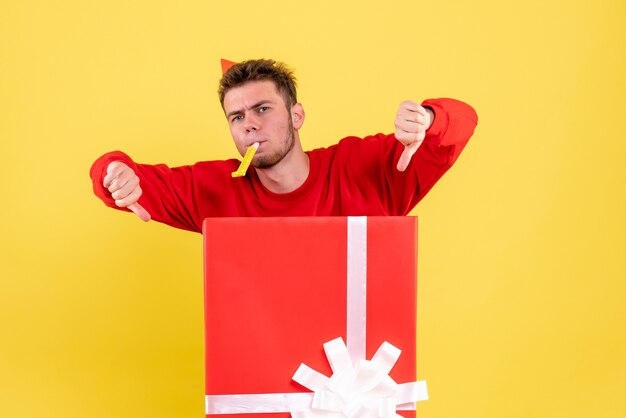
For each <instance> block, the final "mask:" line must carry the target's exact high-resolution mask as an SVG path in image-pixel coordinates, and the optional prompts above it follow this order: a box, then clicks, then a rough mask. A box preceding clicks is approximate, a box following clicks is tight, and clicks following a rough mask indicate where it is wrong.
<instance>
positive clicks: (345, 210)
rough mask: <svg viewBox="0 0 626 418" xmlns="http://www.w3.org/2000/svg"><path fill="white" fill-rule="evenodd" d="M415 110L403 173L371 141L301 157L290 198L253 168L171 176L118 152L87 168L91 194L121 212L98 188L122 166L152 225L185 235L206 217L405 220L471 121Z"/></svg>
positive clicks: (442, 106)
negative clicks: (424, 119)
mask: <svg viewBox="0 0 626 418" xmlns="http://www.w3.org/2000/svg"><path fill="white" fill-rule="evenodd" d="M422 105H423V106H425V107H429V108H431V109H432V110H433V111H434V113H435V120H434V121H433V123H432V125H431V126H430V128H429V129H428V131H427V132H426V138H425V139H424V142H423V143H422V145H421V146H420V147H419V149H418V150H417V152H416V153H415V154H414V155H413V158H412V159H411V162H410V164H409V166H408V167H407V169H406V170H405V171H404V172H400V171H398V170H397V169H396V165H397V162H398V159H399V158H400V155H401V154H402V151H403V150H404V146H403V145H402V144H401V143H399V142H398V141H397V140H396V139H395V137H394V136H393V135H383V134H377V135H374V136H368V137H365V138H363V139H361V138H357V137H347V138H344V139H342V140H341V141H339V143H338V144H336V145H333V146H330V147H328V148H319V149H315V150H312V151H307V154H308V156H309V159H310V171H309V176H308V178H307V179H306V181H305V182H304V183H303V184H302V185H301V186H300V187H299V188H298V189H296V190H294V191H292V192H290V193H285V194H276V193H272V192H271V191H269V190H267V189H266V188H265V187H264V186H263V185H262V184H261V181H260V180H259V177H258V175H257V173H256V172H255V170H254V168H253V167H250V168H249V169H248V172H247V174H246V176H245V177H239V178H232V177H231V172H233V171H235V170H237V168H238V166H239V161H238V160H235V159H231V160H226V161H206V162H199V163H196V164H193V165H188V166H182V167H175V168H170V167H168V166H166V165H164V164H157V165H147V164H138V163H135V162H134V161H133V160H132V159H131V158H130V157H129V156H128V155H126V154H124V153H122V152H120V151H114V152H110V153H107V154H105V155H103V156H102V157H100V158H98V160H96V162H95V163H94V164H93V166H92V167H91V171H90V175H91V179H92V181H93V188H94V192H95V194H96V196H98V197H99V198H100V199H102V201H103V202H104V203H105V204H106V205H107V206H109V207H112V208H115V209H120V210H127V209H125V208H119V207H117V206H116V205H115V201H114V200H113V199H112V198H111V195H110V193H109V191H108V190H107V189H105V188H104V186H103V185H102V181H103V179H104V177H105V175H106V170H107V167H108V165H109V163H111V162H113V161H122V162H124V163H125V164H127V165H128V166H129V167H131V168H132V169H133V170H134V171H135V173H136V174H137V176H138V177H139V179H140V184H141V189H142V191H143V193H142V195H141V198H140V199H139V203H140V204H141V205H142V206H143V207H144V208H145V209H146V210H147V211H148V212H149V213H150V215H151V216H152V219H154V220H156V221H158V222H163V223H166V224H168V225H171V226H174V227H176V228H182V229H187V230H190V231H196V232H202V221H203V220H204V218H207V217H224V216H356V215H367V216H375V215H406V214H407V213H408V212H409V211H410V210H411V209H413V207H415V205H416V204H417V202H419V201H420V200H421V199H422V197H424V195H425V194H426V193H427V192H428V191H429V190H430V189H431V187H433V185H434V184H435V183H436V182H437V180H439V178H441V176H442V175H443V174H444V173H445V172H446V171H447V170H448V169H449V168H450V167H451V166H452V164H453V163H454V162H455V161H456V159H457V158H458V156H459V154H460V153H461V151H462V150H463V148H464V147H465V144H466V143H467V141H468V140H469V138H470V136H471V135H472V134H473V132H474V128H475V127H476V123H477V121H478V117H477V115H476V112H475V111H474V109H472V108H471V107H470V106H469V105H467V104H465V103H463V102H460V101H458V100H454V99H432V100H426V101H425V102H424V103H422Z"/></svg>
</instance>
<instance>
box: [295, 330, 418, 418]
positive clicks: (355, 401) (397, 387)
mask: <svg viewBox="0 0 626 418" xmlns="http://www.w3.org/2000/svg"><path fill="white" fill-rule="evenodd" d="M324 351H325V353H326V357H327V358H328V362H329V363H330V367H331V369H332V371H333V375H332V376H331V377H330V378H329V377H327V376H324V375H323V374H321V373H319V372H317V371H315V370H313V369H311V368H310V367H308V366H307V365H305V364H304V363H303V364H301V365H300V367H299V368H298V370H297V371H296V373H295V374H294V376H293V380H295V381H296V382H298V383H300V384H301V385H302V386H304V387H306V388H307V389H310V390H312V391H313V392H315V394H314V395H313V402H312V403H311V407H310V408H309V409H306V410H304V411H297V412H296V411H292V412H291V415H292V417H293V418H321V417H325V418H346V417H347V418H395V417H397V418H402V417H401V416H400V415H398V414H396V409H397V408H400V409H404V408H402V406H404V405H403V404H412V403H414V402H417V401H422V400H426V399H428V392H427V390H426V382H425V381H419V382H410V383H402V384H398V383H396V382H395V381H394V380H393V379H392V378H391V377H390V376H389V372H390V371H391V369H392V368H393V366H394V364H395V363H396V361H397V360H398V357H400V352H401V351H400V350H399V349H398V348H396V347H394V346H393V345H391V344H389V343H388V342H386V341H385V342H384V343H383V344H382V345H381V346H380V348H379V349H378V351H376V354H374V357H372V359H371V360H359V361H358V364H357V365H356V367H354V365H353V364H352V360H351V358H350V353H349V352H348V349H347V348H346V345H345V344H344V342H343V339H341V338H336V339H334V340H332V341H329V342H327V343H326V344H324Z"/></svg>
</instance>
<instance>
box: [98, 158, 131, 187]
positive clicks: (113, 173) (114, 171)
mask: <svg viewBox="0 0 626 418" xmlns="http://www.w3.org/2000/svg"><path fill="white" fill-rule="evenodd" d="M125 167H127V165H126V164H124V163H122V162H120V161H113V162H112V163H110V164H109V165H108V166H107V174H106V176H104V179H103V180H102V184H103V185H104V187H106V188H107V189H108V188H109V186H110V185H111V183H113V182H114V181H115V179H116V178H117V177H119V176H120V174H122V173H123V171H124V168H125Z"/></svg>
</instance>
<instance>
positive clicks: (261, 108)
mask: <svg viewBox="0 0 626 418" xmlns="http://www.w3.org/2000/svg"><path fill="white" fill-rule="evenodd" d="M268 110H270V108H269V106H261V107H259V112H260V113H264V112H267V111H268Z"/></svg>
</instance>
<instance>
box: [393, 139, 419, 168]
mask: <svg viewBox="0 0 626 418" xmlns="http://www.w3.org/2000/svg"><path fill="white" fill-rule="evenodd" d="M419 146H420V143H419V142H413V143H411V144H409V145H405V146H404V151H402V155H400V159H399V160H398V171H404V170H406V168H407V167H408V166H409V163H410V162H411V158H412V157H413V154H415V151H417V149H418V148H419Z"/></svg>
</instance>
